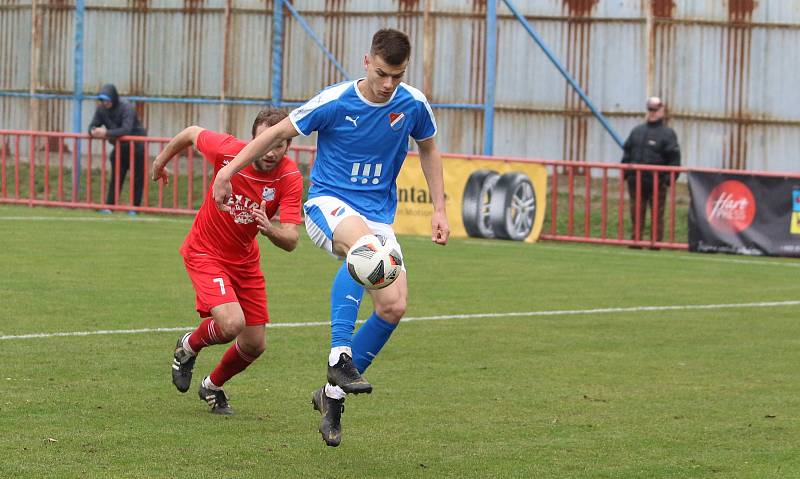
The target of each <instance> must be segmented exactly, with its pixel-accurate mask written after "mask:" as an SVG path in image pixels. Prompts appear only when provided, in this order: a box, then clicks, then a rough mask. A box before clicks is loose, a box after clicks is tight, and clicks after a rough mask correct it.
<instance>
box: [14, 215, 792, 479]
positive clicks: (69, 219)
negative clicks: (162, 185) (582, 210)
mask: <svg viewBox="0 0 800 479" xmlns="http://www.w3.org/2000/svg"><path fill="white" fill-rule="evenodd" d="M190 221H191V220H190V218H173V217H159V216H150V215H140V216H139V217H137V218H134V219H131V218H129V217H127V216H126V215H111V216H100V215H97V214H95V213H93V212H87V211H66V210H56V209H44V208H34V209H31V208H27V207H8V206H0V268H2V273H3V274H2V275H0V305H2V313H3V314H2V317H0V365H1V366H2V372H1V373H0V384H2V386H3V388H2V396H1V397H0V430H2V434H1V435H0V477H3V478H9V477H15V478H16V477H24V478H31V477H59V478H60V477H75V478H93V477H135V478H166V477H222V478H239V477H242V478H249V477H253V478H256V477H257V478H264V477H315V478H327V477H330V478H345V477H354V478H361V477H380V478H385V477H428V478H441V477H459V478H461V477H480V478H484V477H497V478H514V477H519V478H523V477H525V478H527V477H542V478H550V477H553V478H629V477H636V478H708V477H720V478H790V477H800V455H798V454H797V442H798V438H800V415H799V413H798V411H800V382H798V375H797V368H798V359H800V358H799V357H798V351H800V322H798V316H800V315H799V314H798V312H800V301H799V300H800V294H798V293H800V286H799V285H798V281H797V278H798V273H800V262H798V261H796V260H788V259H780V258H746V257H736V256H715V255H696V254H689V253H682V252H670V251H647V250H636V251H634V250H629V249H624V248H611V247H601V246H584V245H571V244H560V243H539V244H534V245H529V244H521V243H510V242H493V241H488V240H486V241H477V240H453V241H452V242H451V244H450V245H448V246H447V247H445V248H437V247H434V246H432V245H431V244H430V242H429V240H426V239H425V238H416V237H401V238H400V240H401V243H402V245H403V251H404V254H405V256H406V261H407V265H408V268H409V275H410V298H409V307H408V313H407V316H408V319H410V320H408V321H406V322H404V323H401V326H400V327H399V328H398V330H397V331H396V332H395V334H394V336H393V337H392V340H391V341H390V342H389V343H388V344H387V346H386V348H385V349H384V350H383V352H382V353H381V355H380V356H379V358H378V359H377V360H376V361H375V363H373V366H372V367H371V368H370V369H369V370H368V371H367V373H366V377H367V378H368V379H369V380H370V382H372V384H374V385H375V391H374V392H373V394H371V395H369V396H359V397H351V398H348V399H347V403H346V410H345V413H344V416H343V427H344V439H343V443H342V445H341V446H340V447H339V448H328V447H326V446H325V445H324V443H323V442H322V440H321V439H320V436H319V434H318V433H317V431H316V429H317V427H318V425H319V415H318V414H317V413H316V412H315V411H313V410H312V408H311V406H310V403H309V399H310V394H311V392H312V391H313V390H314V389H315V388H317V387H319V386H320V385H321V384H322V381H323V380H324V374H325V360H326V357H327V347H328V338H329V328H328V327H327V326H326V323H327V308H328V301H327V297H328V288H329V282H330V281H329V280H330V278H331V277H332V275H333V274H334V272H335V269H336V267H337V264H336V262H335V261H333V260H332V259H330V258H329V257H327V256H326V255H325V254H323V253H321V252H320V251H317V250H316V249H315V248H314V247H313V246H312V245H311V244H310V242H309V241H308V240H307V238H306V237H305V236H303V237H302V240H301V244H300V246H299V247H298V249H297V250H296V251H295V252H294V253H292V254H285V253H283V252H279V251H278V250H277V249H276V248H274V247H272V246H271V245H268V244H267V242H265V241H262V256H263V260H264V267H265V270H266V275H267V281H268V294H269V298H270V312H271V316H272V321H273V325H274V326H275V327H273V328H270V329H269V330H268V350H267V352H266V353H265V354H264V356H262V358H261V359H260V360H259V361H258V362H256V363H255V364H254V365H253V366H252V367H251V368H250V369H248V370H247V371H246V372H245V373H244V374H242V375H241V376H238V377H235V378H234V379H233V380H231V382H229V383H228V384H227V385H226V389H227V391H228V392H229V394H230V396H231V404H232V406H233V407H234V408H235V410H236V415H235V416H233V417H231V418H221V417H216V416H212V415H211V414H209V413H208V412H207V408H206V407H205V404H204V403H201V401H200V400H199V399H198V398H197V395H196V389H195V387H196V386H195V385H193V388H192V389H191V390H190V391H189V393H187V394H186V395H181V394H179V393H178V392H176V391H175V389H174V388H173V386H172V384H171V383H170V379H169V378H170V373H169V370H170V361H171V355H172V347H173V346H174V343H175V340H176V338H177V337H178V336H179V334H180V333H179V330H180V331H183V330H188V329H189V328H191V327H193V325H195V324H196V316H195V314H194V312H193V307H194V296H193V292H192V289H191V286H190V283H189V281H188V278H187V277H186V274H185V272H184V270H183V265H182V262H181V258H180V256H179V255H178V251H177V250H178V247H179V246H180V244H181V242H182V240H183V238H184V236H185V234H186V232H187V231H188V228H189V226H190ZM368 309H369V308H367V307H364V308H362V317H366V315H367V314H368V311H367V310H368ZM296 323H316V325H315V324H310V325H297V324H296ZM281 325H284V326H290V325H295V326H296V327H280V326H281ZM156 328H172V329H174V330H170V331H156ZM132 329H140V330H142V329H143V330H147V331H145V332H138V333H130V332H129V333H122V332H121V331H118V330H132ZM100 330H105V331H109V332H110V333H109V334H93V335H66V336H52V335H48V334H49V333H69V332H92V331H100ZM114 331H117V332H114ZM36 334H44V336H43V337H24V336H25V335H36ZM20 336H23V337H20ZM222 351H223V348H222V347H219V346H218V347H215V348H209V349H207V350H205V351H204V352H203V353H202V354H201V355H200V357H199V359H198V362H197V366H196V376H195V377H196V378H197V376H200V375H202V374H206V373H207V372H208V371H209V370H210V369H211V368H212V367H213V365H214V364H215V362H216V361H217V359H218V358H219V356H220V355H221V354H222ZM195 384H197V382H195Z"/></svg>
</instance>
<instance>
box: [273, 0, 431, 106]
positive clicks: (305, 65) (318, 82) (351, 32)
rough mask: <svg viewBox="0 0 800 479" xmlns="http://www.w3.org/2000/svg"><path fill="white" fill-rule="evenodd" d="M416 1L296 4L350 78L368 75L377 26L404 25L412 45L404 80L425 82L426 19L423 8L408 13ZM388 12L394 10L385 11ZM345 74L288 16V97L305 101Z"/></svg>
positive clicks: (286, 40)
mask: <svg viewBox="0 0 800 479" xmlns="http://www.w3.org/2000/svg"><path fill="white" fill-rule="evenodd" d="M411 3H415V2H397V3H395V2H363V3H362V2H352V3H348V2H340V1H327V2H297V3H296V4H295V7H296V8H297V9H298V10H300V12H301V14H302V15H303V17H304V18H305V20H306V21H307V22H308V24H309V25H310V26H311V28H312V29H313V30H314V31H315V32H316V34H317V35H318V36H319V37H320V38H321V39H322V40H323V41H324V42H325V45H326V46H327V48H328V49H329V50H330V51H331V53H332V54H333V56H334V57H335V58H336V59H337V60H338V61H339V63H341V64H342V66H343V68H344V70H345V72H346V73H347V75H348V76H349V77H350V78H351V79H355V78H359V77H360V76H362V75H363V73H364V66H363V58H364V54H365V53H367V52H368V51H369V46H370V42H371V40H372V35H373V34H374V33H375V31H377V30H378V29H380V28H384V27H391V28H398V29H401V30H403V31H404V32H405V33H406V34H408V36H409V39H410V41H411V45H412V54H411V61H410V63H409V66H408V70H407V76H406V78H405V81H407V82H409V83H411V84H413V85H415V86H420V87H421V83H422V79H423V73H424V72H423V55H422V45H423V24H422V17H421V14H409V13H413V10H409V8H411V7H413V5H410V4H411ZM407 4H409V5H407ZM356 7H358V9H356ZM383 12H392V13H394V14H393V15H386V14H384V13H383ZM403 13H405V14H403ZM342 80H344V77H343V76H342V75H341V74H340V73H339V72H338V70H337V69H336V68H335V66H334V65H333V63H332V62H330V61H329V60H328V59H327V58H326V57H325V56H324V54H323V53H322V52H321V51H320V49H319V48H318V47H317V46H316V44H315V43H314V42H313V41H312V39H311V38H310V37H309V36H308V34H307V33H306V32H305V30H303V29H302V28H301V27H300V25H299V24H298V23H297V21H296V20H295V19H294V17H291V16H289V17H287V20H286V24H285V43H284V67H283V84H284V92H283V97H284V99H286V100H287V101H303V100H306V99H308V98H309V97H311V96H313V95H314V94H316V93H317V92H318V91H319V90H321V89H322V88H324V87H325V86H327V85H331V84H333V83H337V82H340V81H342Z"/></svg>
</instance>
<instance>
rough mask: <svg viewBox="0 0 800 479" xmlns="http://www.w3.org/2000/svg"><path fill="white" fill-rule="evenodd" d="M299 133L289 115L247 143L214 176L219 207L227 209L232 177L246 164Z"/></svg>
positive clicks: (215, 195)
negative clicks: (226, 204)
mask: <svg viewBox="0 0 800 479" xmlns="http://www.w3.org/2000/svg"><path fill="white" fill-rule="evenodd" d="M297 135H299V133H298V132H297V130H296V129H295V128H294V125H292V122H291V121H290V120H289V118H288V117H286V118H284V119H283V120H281V121H280V122H278V123H277V124H275V125H273V126H271V127H269V128H267V129H266V130H264V131H262V132H261V134H260V135H258V136H257V137H255V138H254V139H253V141H251V142H250V143H248V144H247V146H245V147H244V148H242V151H240V152H239V154H237V155H236V157H234V158H233V160H231V162H230V163H228V164H227V165H225V166H224V167H223V168H222V169H221V170H219V172H218V173H217V176H216V178H214V185H213V187H212V192H211V194H212V195H213V196H214V201H215V202H216V203H217V207H218V208H220V209H225V207H224V205H225V202H226V200H227V198H228V196H230V194H231V178H233V175H235V174H236V173H238V172H239V171H241V169H242V168H244V167H245V166H247V165H249V164H251V163H253V162H254V161H256V160H257V159H258V158H260V157H261V156H263V155H264V154H266V153H267V152H268V151H270V150H272V149H274V148H275V147H276V146H278V143H280V142H282V141H283V140H290V139H292V138H294V137H295V136H297Z"/></svg>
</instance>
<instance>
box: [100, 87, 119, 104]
mask: <svg viewBox="0 0 800 479" xmlns="http://www.w3.org/2000/svg"><path fill="white" fill-rule="evenodd" d="M98 95H106V96H107V97H109V98H111V108H112V109H113V108H116V107H117V105H119V93H117V87H115V86H114V85H113V84H111V83H106V84H105V85H103V88H101V89H100V93H98Z"/></svg>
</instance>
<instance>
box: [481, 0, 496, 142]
mask: <svg viewBox="0 0 800 479" xmlns="http://www.w3.org/2000/svg"><path fill="white" fill-rule="evenodd" d="M496 66H497V0H489V1H488V2H486V93H485V98H484V106H483V154H484V155H487V156H489V155H492V154H493V153H494V92H495V83H496V77H497V75H496V73H497V71H496Z"/></svg>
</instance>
